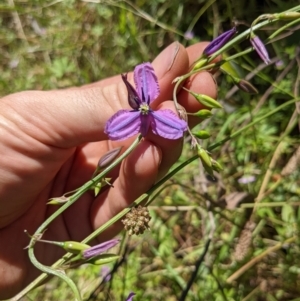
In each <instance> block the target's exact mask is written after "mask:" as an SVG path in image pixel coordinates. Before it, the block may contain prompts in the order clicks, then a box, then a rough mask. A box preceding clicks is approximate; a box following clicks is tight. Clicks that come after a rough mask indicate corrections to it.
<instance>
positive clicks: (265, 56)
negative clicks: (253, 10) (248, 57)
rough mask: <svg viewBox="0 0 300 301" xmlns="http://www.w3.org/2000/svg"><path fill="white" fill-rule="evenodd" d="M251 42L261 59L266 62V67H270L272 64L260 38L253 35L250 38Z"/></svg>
mask: <svg viewBox="0 0 300 301" xmlns="http://www.w3.org/2000/svg"><path fill="white" fill-rule="evenodd" d="M250 42H251V44H252V46H253V48H254V49H255V51H256V52H257V54H258V55H259V56H260V58H261V59H262V60H263V61H264V63H265V64H266V65H268V64H269V63H270V58H269V54H268V51H267V49H266V47H265V45H264V43H263V42H262V41H261V39H260V38H259V37H258V36H255V35H252V36H251V38H250Z"/></svg>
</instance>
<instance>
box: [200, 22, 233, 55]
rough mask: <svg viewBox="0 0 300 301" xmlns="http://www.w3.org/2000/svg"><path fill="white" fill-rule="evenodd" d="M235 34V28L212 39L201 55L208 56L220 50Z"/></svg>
mask: <svg viewBox="0 0 300 301" xmlns="http://www.w3.org/2000/svg"><path fill="white" fill-rule="evenodd" d="M235 33H236V28H235V27H233V28H232V29H230V30H228V31H225V32H224V33H222V34H220V35H219V36H217V37H216V38H215V39H213V40H212V41H211V42H210V43H209V44H208V45H207V46H206V48H205V49H204V50H203V54H205V55H207V56H209V55H212V54H213V53H215V52H216V51H218V50H219V49H221V48H222V47H223V46H224V45H225V44H226V43H227V42H228V41H229V40H230V39H231V38H232V37H233V36H234V35H235Z"/></svg>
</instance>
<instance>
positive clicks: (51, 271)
mask: <svg viewBox="0 0 300 301" xmlns="http://www.w3.org/2000/svg"><path fill="white" fill-rule="evenodd" d="M141 139H142V136H141V135H139V136H138V137H137V138H136V139H135V141H134V142H133V143H132V144H131V146H130V147H129V148H128V149H127V150H126V151H125V152H124V153H123V154H122V155H121V156H120V157H118V158H117V159H116V160H115V161H114V162H113V163H112V164H111V165H110V166H108V167H107V168H105V169H104V170H103V171H102V172H101V173H100V174H98V175H97V176H95V177H94V178H93V179H92V180H90V181H88V182H87V183H85V184H84V185H82V186H81V187H80V188H78V189H77V190H76V191H75V193H74V194H73V195H71V196H69V201H68V202H67V203H65V204H64V205H63V206H61V207H60V208H59V209H58V210H56V211H55V212H54V213H53V214H52V215H51V216H50V217H49V218H48V219H47V220H46V221H45V222H44V223H43V224H42V225H41V226H40V227H39V228H38V229H37V230H36V232H35V233H34V235H33V236H32V238H31V240H30V243H29V249H28V254H29V258H30V260H31V262H32V263H33V265H35V266H36V267H37V268H38V269H40V270H41V271H42V272H44V273H47V274H52V275H56V276H58V277H60V278H61V279H63V280H64V281H66V282H67V283H68V285H69V286H70V287H71V289H72V291H73V292H74V294H75V295H76V298H77V299H78V300H81V299H80V294H79V292H78V290H77V288H76V286H75V284H74V283H73V282H72V280H71V279H70V278H68V277H67V276H66V275H65V274H64V272H61V271H57V270H56V269H55V268H56V267H57V266H58V265H56V266H52V267H48V266H45V265H43V264H41V263H40V262H39V261H38V260H37V259H36V257H35V255H34V242H35V240H36V237H37V236H38V234H41V233H43V232H44V230H45V229H46V228H47V227H48V225H49V224H50V223H51V222H52V221H53V220H54V219H55V218H57V217H58V216H59V215H60V214H61V213H62V212H64V211H65V210H66V209H67V208H69V207H70V206H71V205H72V204H74V203H75V202H76V201H77V200H78V199H79V198H80V197H81V196H82V195H83V194H84V193H85V192H87V191H88V190H90V189H91V188H92V187H93V186H94V185H95V183H98V182H99V181H100V180H101V179H102V178H103V177H105V175H106V174H107V173H108V172H109V171H111V170H112V169H113V168H114V167H116V166H117V165H118V164H119V163H120V162H122V160H123V159H124V158H126V157H127V156H128V155H129V154H130V153H131V152H132V150H133V149H134V148H135V147H136V146H137V145H138V143H139V142H140V140H141ZM62 262H63V261H62ZM45 275H46V274H42V275H41V276H42V277H41V276H40V277H38V278H37V279H36V280H38V279H39V280H38V281H36V280H35V281H33V282H32V283H31V284H30V285H28V286H27V287H26V288H25V289H24V290H23V291H21V292H20V293H19V294H18V295H17V296H15V297H14V298H13V299H12V300H19V298H21V297H22V296H24V295H25V294H27V293H28V292H29V291H30V290H31V289H32V288H34V287H35V286H37V285H38V284H39V283H40V282H41V281H42V280H44V279H45V278H46V277H45Z"/></svg>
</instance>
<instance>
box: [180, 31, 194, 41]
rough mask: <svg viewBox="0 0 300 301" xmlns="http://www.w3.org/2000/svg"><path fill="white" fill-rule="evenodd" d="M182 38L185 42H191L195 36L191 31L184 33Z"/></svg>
mask: <svg viewBox="0 0 300 301" xmlns="http://www.w3.org/2000/svg"><path fill="white" fill-rule="evenodd" d="M183 36H184V38H185V39H186V40H192V39H193V38H194V36H195V34H194V33H193V32H192V31H191V30H188V31H186V32H185V33H184V35H183Z"/></svg>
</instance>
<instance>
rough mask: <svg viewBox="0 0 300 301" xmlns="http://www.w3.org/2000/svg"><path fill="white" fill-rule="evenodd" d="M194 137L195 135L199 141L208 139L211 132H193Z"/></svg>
mask: <svg viewBox="0 0 300 301" xmlns="http://www.w3.org/2000/svg"><path fill="white" fill-rule="evenodd" d="M192 134H193V135H195V136H196V137H197V138H199V139H208V138H209V137H210V136H211V135H210V133H209V132H207V131H204V130H200V131H197V132H192Z"/></svg>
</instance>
